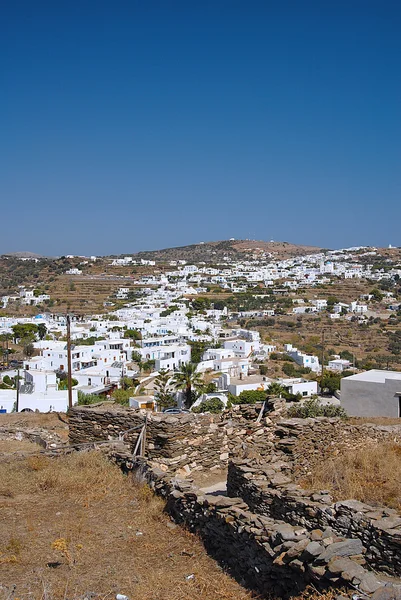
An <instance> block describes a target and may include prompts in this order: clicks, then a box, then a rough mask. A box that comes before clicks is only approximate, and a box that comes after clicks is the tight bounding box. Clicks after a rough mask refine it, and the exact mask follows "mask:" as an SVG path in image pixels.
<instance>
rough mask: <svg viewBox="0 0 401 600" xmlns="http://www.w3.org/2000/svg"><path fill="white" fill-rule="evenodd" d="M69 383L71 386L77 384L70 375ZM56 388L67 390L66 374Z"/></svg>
mask: <svg viewBox="0 0 401 600" xmlns="http://www.w3.org/2000/svg"><path fill="white" fill-rule="evenodd" d="M71 384H72V387H74V386H76V385H78V380H77V379H75V378H74V377H71ZM58 389H59V390H68V378H67V374H66V376H65V377H64V378H63V379H60V382H59V384H58ZM97 398H99V396H97Z"/></svg>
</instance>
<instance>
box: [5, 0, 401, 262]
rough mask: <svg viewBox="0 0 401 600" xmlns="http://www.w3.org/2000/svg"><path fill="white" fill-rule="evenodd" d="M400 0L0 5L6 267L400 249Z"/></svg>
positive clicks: (60, 1)
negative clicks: (208, 247) (195, 247)
mask: <svg viewBox="0 0 401 600" xmlns="http://www.w3.org/2000/svg"><path fill="white" fill-rule="evenodd" d="M400 31H401V2H400V1H399V0H375V1H371V0H336V1H334V0H332V1H330V0H327V1H326V0H316V1H311V0H294V1H293V2H290V1H287V0H277V1H275V2H272V1H269V0H263V1H260V2H259V1H256V0H247V1H245V0H242V1H236V0H229V1H228V0H227V1H225V0H213V1H210V2H209V1H207V0H202V1H200V2H192V1H188V0H185V1H182V2H179V1H178V0H177V1H174V0H160V1H154V0H146V1H143V0H141V1H136V0H125V1H122V0H114V1H113V2H111V1H108V2H102V0H96V2H95V1H93V2H92V1H89V0H87V1H85V0H82V1H80V2H74V1H73V2H71V0H69V1H68V2H66V1H64V0H57V1H56V2H54V1H52V2H50V1H48V2H45V1H41V0H38V1H37V2H33V1H32V0H29V1H28V0H26V1H24V0H16V1H15V2H3V3H2V6H1V8H0V197H1V212H0V217H1V224H2V227H1V236H0V252H11V251H17V250H31V251H33V252H39V253H43V254H47V255H59V254H65V253H80V254H85V253H86V254H109V253H125V252H127V253H128V252H135V251H138V250H142V249H153V248H162V247H168V246H178V245H183V244H188V243H195V242H198V241H201V240H203V241H208V240H216V239H227V238H229V237H235V238H254V239H264V240H269V239H274V240H284V241H291V242H295V243H306V244H316V245H321V246H324V247H333V248H334V247H344V246H350V245H359V244H373V245H388V244H389V243H391V244H393V245H401V235H400V231H401V36H400Z"/></svg>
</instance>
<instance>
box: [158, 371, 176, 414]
mask: <svg viewBox="0 0 401 600" xmlns="http://www.w3.org/2000/svg"><path fill="white" fill-rule="evenodd" d="M170 385H171V375H170V374H169V372H168V371H167V370H166V369H160V371H159V374H158V376H157V377H156V379H155V381H154V388H155V392H156V394H155V395H156V400H157V407H158V409H159V408H170V407H172V406H175V399H174V396H173V394H172V390H171V387H170Z"/></svg>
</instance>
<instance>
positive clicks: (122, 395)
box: [111, 388, 134, 406]
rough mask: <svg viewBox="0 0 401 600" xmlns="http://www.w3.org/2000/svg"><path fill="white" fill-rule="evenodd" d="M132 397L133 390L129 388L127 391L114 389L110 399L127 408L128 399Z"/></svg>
mask: <svg viewBox="0 0 401 600" xmlns="http://www.w3.org/2000/svg"><path fill="white" fill-rule="evenodd" d="M133 395H134V390H133V389H132V388H130V389H128V390H119V389H115V390H113V392H112V394H111V397H112V399H113V400H114V402H117V403H118V404H122V405H123V406H128V405H129V399H130V398H131V396H133Z"/></svg>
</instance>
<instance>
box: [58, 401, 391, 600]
mask: <svg viewBox="0 0 401 600" xmlns="http://www.w3.org/2000/svg"><path fill="white" fill-rule="evenodd" d="M258 413H259V407H255V406H253V407H249V406H248V407H246V408H244V407H234V408H233V409H232V410H231V411H227V412H225V413H223V414H222V415H193V414H182V415H177V416H176V415H174V416H171V415H163V414H150V415H149V414H148V415H147V414H146V413H145V412H142V411H138V410H135V409H129V408H127V409H126V408H123V407H121V406H115V405H112V404H103V405H101V406H95V407H75V408H73V409H72V410H71V411H70V413H69V418H70V442H71V444H72V445H74V444H75V445H76V446H78V444H80V443H87V442H96V441H105V440H111V441H112V440H117V439H118V437H119V433H121V432H127V434H126V436H125V440H124V443H122V442H119V443H117V444H114V443H112V444H110V445H109V447H108V448H106V446H107V445H106V446H104V449H105V451H107V452H109V454H110V455H111V457H112V459H113V460H114V461H115V462H116V463H117V464H119V465H120V466H121V468H123V470H124V471H125V472H130V471H132V472H134V473H136V475H137V476H138V475H140V476H141V477H142V478H144V479H146V481H147V482H148V483H149V485H151V486H152V487H153V489H154V490H155V492H156V493H158V494H160V495H162V496H163V497H165V499H166V502H167V505H166V506H167V510H168V511H169V513H170V514H171V515H172V517H173V518H174V519H175V520H176V521H177V522H178V523H183V524H185V526H186V527H188V528H189V529H190V530H191V531H193V532H196V533H198V534H199V535H200V537H201V538H202V539H203V541H204V543H205V546H206V547H207V549H208V551H209V552H210V553H211V554H212V555H213V556H214V557H215V558H216V559H217V560H219V561H220V562H221V564H222V565H224V566H225V567H226V568H228V569H229V570H230V571H231V572H232V573H233V574H234V575H235V577H237V578H238V579H239V580H241V581H243V582H244V583H245V584H246V585H247V586H248V587H250V588H252V589H255V590H256V591H257V592H258V593H259V594H261V595H262V597H268V596H270V597H271V596H277V597H287V596H290V595H293V594H297V593H299V592H300V591H302V590H303V589H304V588H305V586H307V585H308V584H310V583H313V584H314V585H315V586H317V587H318V588H325V587H327V586H332V585H337V586H344V585H345V586H349V588H350V589H353V590H354V589H355V587H356V588H357V589H358V590H360V592H361V593H362V595H365V596H366V595H368V596H369V595H370V594H372V593H374V592H375V591H376V590H377V589H379V588H380V586H381V585H382V581H381V578H380V575H379V574H377V573H373V572H372V571H371V570H370V569H375V570H377V571H382V572H384V573H385V574H386V576H388V575H400V574H401V562H400V561H401V546H400V544H401V517H399V515H397V514H396V513H395V511H393V510H390V509H386V508H383V507H380V508H373V507H370V506H367V505H363V504H362V503H359V502H355V501H344V502H338V503H336V504H333V502H332V499H331V498H330V495H329V494H328V493H327V492H326V491H325V490H319V491H317V492H308V491H306V490H303V489H302V488H301V487H300V486H299V485H298V484H297V483H296V482H295V481H296V479H295V478H296V475H297V473H298V474H299V473H301V474H302V473H303V472H305V470H307V469H308V468H309V466H310V465H312V464H313V463H314V461H316V460H319V459H320V460H322V457H323V458H324V457H329V456H331V455H333V454H334V453H337V452H341V450H342V448H345V447H348V445H351V447H355V446H362V445H363V444H365V443H369V442H370V441H371V440H372V439H373V440H377V441H380V440H381V439H383V440H384V439H386V440H388V439H389V435H390V436H391V439H393V440H394V439H396V436H397V435H398V433H397V431H391V432H389V431H388V430H386V429H385V428H376V427H373V426H360V427H359V426H358V427H355V426H352V425H348V424H346V423H343V422H341V421H340V420H338V419H306V420H301V419H289V420H280V421H278V422H276V421H275V418H273V419H271V418H270V416H264V417H263V418H262V420H261V422H259V423H257V422H256V419H257V416H258ZM145 418H147V435H146V459H145V458H141V459H138V458H133V456H132V448H133V445H134V444H135V442H136V439H137V436H138V432H137V431H134V432H130V431H129V430H130V429H131V428H133V427H137V426H141V425H142V424H143V423H144V422H145ZM276 418H279V417H278V415H276ZM229 458H231V459H230V461H229ZM228 462H229V469H228V481H227V492H228V497H223V496H215V495H213V494H207V493H205V492H202V491H201V490H200V489H198V488H197V487H195V486H194V484H193V482H192V481H191V480H190V479H189V478H188V476H189V477H190V474H191V473H192V472H194V471H198V470H202V469H205V470H213V469H220V468H221V467H222V466H223V467H224V466H226V465H227V463H228ZM185 477H186V478H187V479H185ZM374 600H376V598H374Z"/></svg>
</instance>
